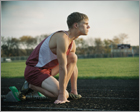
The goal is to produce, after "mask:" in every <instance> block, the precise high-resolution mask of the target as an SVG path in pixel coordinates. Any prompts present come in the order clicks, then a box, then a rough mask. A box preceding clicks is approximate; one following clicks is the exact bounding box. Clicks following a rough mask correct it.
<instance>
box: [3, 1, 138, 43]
mask: <svg viewBox="0 0 140 112" xmlns="http://www.w3.org/2000/svg"><path fill="white" fill-rule="evenodd" d="M1 5H2V9H1V36H4V37H16V38H19V37H21V36H23V35H30V36H33V37H35V36H38V35H42V34H50V33H53V32H55V31H57V30H68V27H67V24H66V19H67V16H68V15H69V14H70V13H72V12H81V13H85V14H86V15H87V16H88V17H89V25H90V27H91V28H90V30H89V34H88V35H87V36H82V37H84V39H86V38H90V37H92V38H97V37H100V38H101V39H102V40H104V39H113V37H114V36H118V35H119V34H121V33H125V34H127V35H128V37H129V38H128V39H127V40H126V41H125V43H128V44H131V45H139V1H7V2H2V3H1Z"/></svg>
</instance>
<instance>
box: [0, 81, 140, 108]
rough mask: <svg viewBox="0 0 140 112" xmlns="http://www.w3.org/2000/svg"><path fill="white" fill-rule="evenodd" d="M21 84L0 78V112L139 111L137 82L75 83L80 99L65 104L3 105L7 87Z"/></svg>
mask: <svg viewBox="0 0 140 112" xmlns="http://www.w3.org/2000/svg"><path fill="white" fill-rule="evenodd" d="M23 82H24V79H23V78H13V79H6V78H1V110H2V111H139V79H125V80H124V79H78V92H79V93H80V94H81V95H82V96H83V97H82V98H81V99H80V100H70V103H66V104H58V105H55V104H53V101H51V100H49V99H47V98H45V99H37V98H32V99H31V98H28V99H27V100H26V101H22V102H17V103H9V102H4V101H3V98H4V96H5V95H6V94H7V93H8V92H9V89H8V87H9V86H16V87H17V88H18V89H20V88H21V87H22V84H23ZM68 91H70V84H69V85H68Z"/></svg>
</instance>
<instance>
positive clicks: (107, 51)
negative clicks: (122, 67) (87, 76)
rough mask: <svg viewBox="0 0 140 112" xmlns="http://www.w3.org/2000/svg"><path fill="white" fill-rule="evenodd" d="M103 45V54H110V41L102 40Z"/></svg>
mask: <svg viewBox="0 0 140 112" xmlns="http://www.w3.org/2000/svg"><path fill="white" fill-rule="evenodd" d="M103 44H104V51H105V53H107V54H108V53H110V51H111V49H110V47H109V46H110V45H111V40H109V39H104V40H103Z"/></svg>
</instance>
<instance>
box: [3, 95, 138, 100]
mask: <svg viewBox="0 0 140 112" xmlns="http://www.w3.org/2000/svg"><path fill="white" fill-rule="evenodd" d="M5 97H6V95H1V98H5ZM27 98H28V99H31V98H35V99H48V98H47V97H29V96H27ZM82 98H83V99H85V98H87V99H115V100H139V98H119V97H82Z"/></svg>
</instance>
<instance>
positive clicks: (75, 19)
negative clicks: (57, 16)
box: [67, 12, 88, 28]
mask: <svg viewBox="0 0 140 112" xmlns="http://www.w3.org/2000/svg"><path fill="white" fill-rule="evenodd" d="M84 19H88V16H87V15H85V14H83V13H79V12H73V13H71V14H70V15H69V16H68V17H67V25H68V28H72V26H73V24H74V23H79V22H81V21H82V20H84Z"/></svg>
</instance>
